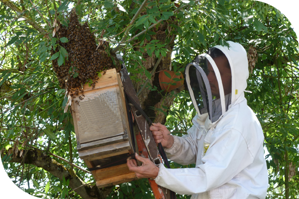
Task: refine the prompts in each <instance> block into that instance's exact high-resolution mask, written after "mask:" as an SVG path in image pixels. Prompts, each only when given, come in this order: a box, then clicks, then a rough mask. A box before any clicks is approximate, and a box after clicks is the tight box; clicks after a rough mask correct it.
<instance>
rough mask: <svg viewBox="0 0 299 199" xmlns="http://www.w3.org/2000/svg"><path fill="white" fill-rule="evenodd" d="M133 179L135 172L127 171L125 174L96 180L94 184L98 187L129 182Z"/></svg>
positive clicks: (134, 178)
mask: <svg viewBox="0 0 299 199" xmlns="http://www.w3.org/2000/svg"><path fill="white" fill-rule="evenodd" d="M133 180H137V178H136V175H135V173H127V174H124V175H120V176H114V177H111V178H106V179H104V180H98V181H96V185H97V187H98V188H101V187H107V186H112V185H117V184H121V183H124V182H130V181H133Z"/></svg>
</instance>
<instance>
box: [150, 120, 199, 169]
mask: <svg viewBox="0 0 299 199" xmlns="http://www.w3.org/2000/svg"><path fill="white" fill-rule="evenodd" d="M150 130H151V131H152V133H153V136H154V139H155V141H156V143H157V144H158V143H161V144H162V146H163V147H164V149H165V152H166V153H167V157H168V158H170V159H171V160H172V161H175V162H177V163H179V164H182V165H188V164H193V163H195V162H196V155H197V147H198V146H197V134H196V127H192V128H191V129H189V130H188V135H185V136H183V137H177V136H172V135H170V132H169V130H168V129H167V128H166V126H164V125H162V124H160V123H156V124H153V125H152V126H151V127H150Z"/></svg>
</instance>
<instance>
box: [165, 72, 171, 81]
mask: <svg viewBox="0 0 299 199" xmlns="http://www.w3.org/2000/svg"><path fill="white" fill-rule="evenodd" d="M164 74H165V75H166V77H168V78H169V79H171V75H170V74H169V73H168V72H167V71H164Z"/></svg>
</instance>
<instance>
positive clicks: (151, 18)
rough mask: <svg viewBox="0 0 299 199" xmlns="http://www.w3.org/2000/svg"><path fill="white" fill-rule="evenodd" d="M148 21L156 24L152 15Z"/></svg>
mask: <svg viewBox="0 0 299 199" xmlns="http://www.w3.org/2000/svg"><path fill="white" fill-rule="evenodd" d="M148 19H149V21H150V22H152V23H156V20H155V18H154V17H153V16H152V15H150V16H149V18H148Z"/></svg>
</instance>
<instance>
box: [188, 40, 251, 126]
mask: <svg viewBox="0 0 299 199" xmlns="http://www.w3.org/2000/svg"><path fill="white" fill-rule="evenodd" d="M228 44H229V47H227V46H215V47H213V48H211V49H210V50H209V53H208V54H201V55H199V56H197V57H196V58H195V60H194V61H193V62H192V63H190V64H188V65H187V66H186V69H185V76H186V83H187V87H188V90H189V93H190V96H191V99H192V102H193V105H194V107H195V109H196V111H197V113H198V115H203V114H208V115H209V118H210V120H211V121H212V122H215V121H217V120H218V119H219V118H220V117H221V116H222V115H223V114H224V113H225V112H226V111H227V110H228V109H229V108H230V107H231V105H233V104H234V103H236V102H237V100H238V99H239V98H242V97H244V90H245V88H246V87H247V82H246V81H247V78H248V76H249V72H248V61H247V53H246V51H245V49H244V48H243V46H242V45H241V44H238V43H234V42H231V41H229V42H228Z"/></svg>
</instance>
